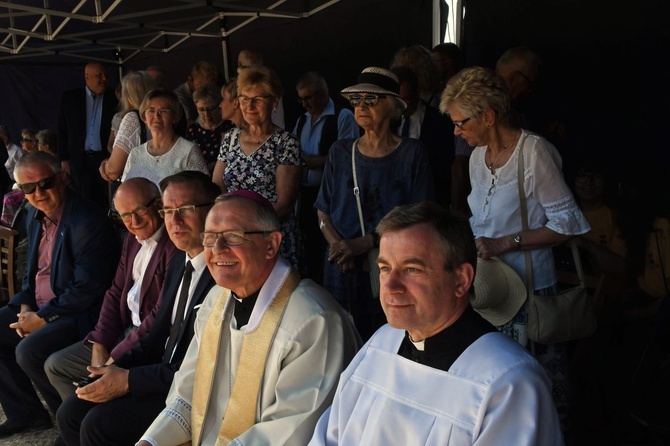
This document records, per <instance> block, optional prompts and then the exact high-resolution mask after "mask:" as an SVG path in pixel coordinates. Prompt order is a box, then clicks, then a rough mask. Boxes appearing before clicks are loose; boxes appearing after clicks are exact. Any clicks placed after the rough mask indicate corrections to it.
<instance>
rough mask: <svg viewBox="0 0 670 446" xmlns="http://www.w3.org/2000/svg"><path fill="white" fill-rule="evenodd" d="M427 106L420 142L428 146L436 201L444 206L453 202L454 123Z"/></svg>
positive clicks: (435, 109)
mask: <svg viewBox="0 0 670 446" xmlns="http://www.w3.org/2000/svg"><path fill="white" fill-rule="evenodd" d="M425 105H426V113H425V114H424V116H423V122H422V123H421V135H420V136H419V140H420V141H421V142H422V143H423V144H424V145H425V146H426V150H427V152H428V159H429V160H430V166H431V168H432V170H433V179H434V181H435V201H437V202H438V203H439V204H441V205H443V206H447V208H448V206H449V203H450V202H451V193H450V189H451V162H452V160H453V159H454V123H453V122H451V119H449V118H448V117H447V115H443V114H442V113H440V111H439V110H438V109H437V108H435V107H433V106H431V105H427V104H425Z"/></svg>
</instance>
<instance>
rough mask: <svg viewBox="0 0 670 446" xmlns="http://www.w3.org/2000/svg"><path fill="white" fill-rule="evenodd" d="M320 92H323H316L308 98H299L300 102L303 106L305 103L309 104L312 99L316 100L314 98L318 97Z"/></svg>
mask: <svg viewBox="0 0 670 446" xmlns="http://www.w3.org/2000/svg"><path fill="white" fill-rule="evenodd" d="M320 92H321V91H320V90H318V91H315V92H314V93H312V94H308V95H307V96H298V102H300V103H301V104H304V103H305V102H309V101H311V100H312V99H314V97H315V96H316V95H318V94H319V93H320Z"/></svg>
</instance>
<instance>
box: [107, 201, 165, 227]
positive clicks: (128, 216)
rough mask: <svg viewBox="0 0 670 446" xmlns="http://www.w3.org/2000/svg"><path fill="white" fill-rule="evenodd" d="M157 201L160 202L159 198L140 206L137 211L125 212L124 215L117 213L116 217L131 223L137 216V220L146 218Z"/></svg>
mask: <svg viewBox="0 0 670 446" xmlns="http://www.w3.org/2000/svg"><path fill="white" fill-rule="evenodd" d="M156 200H158V197H154V198H152V199H151V201H150V202H148V203H147V204H145V205H142V206H138V207H137V208H135V210H132V211H130V212H124V213H123V214H120V213H119V212H118V211H116V215H117V216H118V217H119V218H120V219H121V221H123V222H125V223H129V222H130V221H131V220H132V219H133V215H135V216H136V217H137V218H139V217H144V216H146V215H147V212H148V211H149V208H150V207H151V205H152V204H154V203H155V202H156Z"/></svg>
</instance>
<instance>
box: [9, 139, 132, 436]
mask: <svg viewBox="0 0 670 446" xmlns="http://www.w3.org/2000/svg"><path fill="white" fill-rule="evenodd" d="M15 177H16V180H17V183H18V185H19V188H20V189H21V190H22V191H23V193H24V194H25V196H26V198H27V199H28V202H29V203H30V204H31V205H32V208H31V209H30V210H29V211H28V213H27V216H26V222H27V223H26V230H27V238H28V262H27V272H26V275H25V277H24V279H23V288H22V290H21V291H20V292H18V293H17V294H15V295H14V296H13V297H12V298H11V300H10V301H9V304H8V305H7V306H6V307H4V308H2V309H0V377H2V378H1V379H0V403H1V404H2V408H3V409H4V412H5V415H7V421H6V422H5V423H3V424H0V437H5V436H8V435H11V434H14V433H16V432H21V431H24V430H35V429H45V428H48V427H49V426H50V425H51V420H50V417H49V414H48V412H47V411H46V410H45V409H44V407H43V405H42V403H41V401H40V399H39V398H38V396H37V394H36V393H35V390H34V388H33V385H32V383H34V384H35V386H36V387H37V389H38V390H39V391H40V394H41V395H42V397H43V398H44V400H45V401H46V403H47V405H48V406H49V409H51V411H52V412H53V413H56V410H57V409H58V406H59V405H60V403H61V398H60V395H58V392H57V391H56V389H54V388H53V387H52V386H51V384H50V383H49V380H48V378H47V376H46V373H45V372H44V361H45V360H46V358H47V357H48V356H49V355H50V354H51V353H53V352H54V351H57V350H60V349H62V348H64V347H67V346H68V345H71V344H72V343H74V342H75V341H77V340H79V339H82V338H83V337H84V335H85V334H86V333H88V332H89V331H90V330H91V328H93V325H94V324H95V321H96V320H97V319H98V315H99V313H100V306H101V304H102V296H103V295H104V292H105V290H106V289H107V288H108V287H109V284H110V283H111V279H112V275H113V272H114V269H115V266H116V264H117V262H118V258H119V246H118V242H117V240H118V238H117V237H116V236H115V234H114V229H113V228H112V225H111V223H110V222H109V220H108V219H107V218H106V216H105V214H104V213H103V212H102V211H101V210H100V209H99V208H98V207H97V206H96V205H95V204H93V203H91V202H90V201H88V200H86V199H83V198H81V197H80V196H79V195H77V194H76V193H74V192H71V191H69V190H68V188H67V185H66V175H65V174H64V173H63V172H62V171H61V166H60V163H59V162H58V160H56V159H55V158H54V157H52V156H51V155H49V154H47V153H45V152H33V153H29V154H26V155H24V156H23V157H22V158H21V159H20V160H19V161H18V163H17V164H16V168H15ZM17 313H18V320H17ZM10 324H11V325H10ZM31 380H32V383H31Z"/></svg>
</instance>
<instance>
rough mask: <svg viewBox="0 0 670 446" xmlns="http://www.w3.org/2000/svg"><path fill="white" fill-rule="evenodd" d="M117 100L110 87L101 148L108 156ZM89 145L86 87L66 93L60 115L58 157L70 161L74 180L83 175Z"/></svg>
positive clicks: (106, 97) (101, 125)
mask: <svg viewBox="0 0 670 446" xmlns="http://www.w3.org/2000/svg"><path fill="white" fill-rule="evenodd" d="M117 105H118V101H117V100H116V95H115V94H114V90H112V89H111V88H108V89H107V90H105V94H104V96H103V98H102V116H101V122H100V144H102V147H101V149H102V150H103V151H104V152H105V153H107V141H108V140H109V133H110V131H111V127H112V118H113V117H114V113H116V107H117ZM85 142H86V87H81V88H75V89H74V90H68V91H66V92H64V93H63V96H62V97H61V103H60V114H59V116H58V156H59V157H60V159H61V161H69V162H70V169H71V170H72V174H73V175H74V177H75V178H78V174H79V172H81V168H82V163H83V160H84V144H85Z"/></svg>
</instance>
